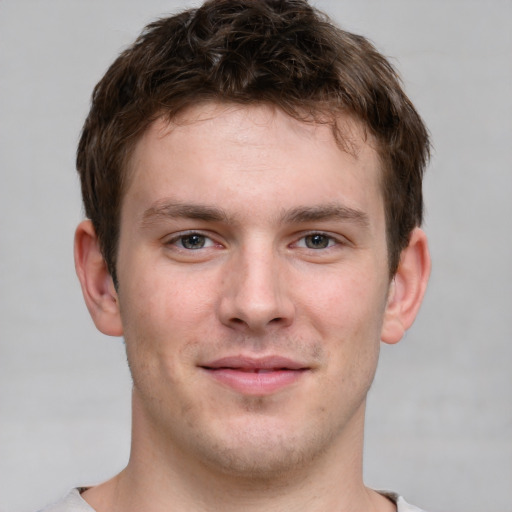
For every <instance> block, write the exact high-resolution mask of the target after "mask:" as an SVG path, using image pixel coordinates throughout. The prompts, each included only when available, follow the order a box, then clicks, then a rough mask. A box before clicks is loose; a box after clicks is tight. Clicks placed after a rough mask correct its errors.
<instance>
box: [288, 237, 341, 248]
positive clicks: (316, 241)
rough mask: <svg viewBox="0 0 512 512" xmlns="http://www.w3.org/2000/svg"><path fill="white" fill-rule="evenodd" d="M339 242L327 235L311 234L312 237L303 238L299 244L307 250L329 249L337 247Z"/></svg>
mask: <svg viewBox="0 0 512 512" xmlns="http://www.w3.org/2000/svg"><path fill="white" fill-rule="evenodd" d="M336 244H337V241H336V240H335V239H334V238H333V237H332V236H329V235H326V234H325V233H311V234H310V235H307V236H304V237H302V238H301V239H300V240H299V241H298V243H297V246H298V247H305V248H307V249H327V248H328V247H332V246H333V245H336Z"/></svg>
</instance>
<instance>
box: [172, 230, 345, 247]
mask: <svg viewBox="0 0 512 512" xmlns="http://www.w3.org/2000/svg"><path fill="white" fill-rule="evenodd" d="M194 236H197V237H201V238H202V239H203V240H204V241H205V243H206V245H203V246H200V247H196V248H190V247H185V246H184V240H186V239H187V238H188V239H190V238H192V237H194ZM313 237H321V238H323V239H326V241H327V245H326V246H325V247H308V246H307V240H308V238H313ZM302 241H304V242H303V245H300V244H301V242H302ZM165 245H167V246H175V247H177V248H178V249H179V250H182V251H186V252H193V251H198V250H201V249H207V248H210V247H214V246H216V245H217V246H220V245H221V244H219V243H217V242H215V240H213V238H212V237H211V236H208V235H207V234H204V233H201V232H200V231H187V232H182V233H179V234H178V235H176V236H174V237H172V238H171V239H169V240H167V241H166V242H165ZM337 245H346V241H345V240H341V239H340V237H335V236H332V235H330V234H328V233H325V232H322V231H311V232H309V233H305V234H303V235H302V236H301V237H300V238H298V239H297V241H295V242H293V243H292V244H290V246H291V247H299V248H301V249H307V250H310V251H315V252H316V251H323V250H327V249H330V248H332V247H335V246H337Z"/></svg>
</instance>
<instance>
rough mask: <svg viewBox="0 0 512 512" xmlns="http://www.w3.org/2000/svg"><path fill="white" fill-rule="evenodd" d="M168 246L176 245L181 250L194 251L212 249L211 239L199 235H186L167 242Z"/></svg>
mask: <svg viewBox="0 0 512 512" xmlns="http://www.w3.org/2000/svg"><path fill="white" fill-rule="evenodd" d="M169 244H171V245H176V246H178V247H179V248H181V249H187V250H189V251H196V250H198V249H204V248H205V247H212V246H213V245H214V242H213V240H212V239H211V238H209V237H207V236H205V235H202V234H201V233H187V234H185V235H180V236H179V237H176V238H174V239H172V240H170V241H169Z"/></svg>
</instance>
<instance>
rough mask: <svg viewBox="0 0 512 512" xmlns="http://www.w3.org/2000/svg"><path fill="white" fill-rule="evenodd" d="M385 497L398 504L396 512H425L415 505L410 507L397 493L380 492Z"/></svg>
mask: <svg viewBox="0 0 512 512" xmlns="http://www.w3.org/2000/svg"><path fill="white" fill-rule="evenodd" d="M378 492H379V493H380V494H382V495H383V496H386V497H388V498H389V499H391V500H392V501H393V502H395V504H396V511H397V512H425V511H424V510H422V509H421V508H418V507H415V506H414V505H409V503H407V502H406V501H405V500H404V498H402V496H400V495H399V494H397V493H396V492H390V491H378Z"/></svg>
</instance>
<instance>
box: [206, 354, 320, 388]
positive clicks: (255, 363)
mask: <svg viewBox="0 0 512 512" xmlns="http://www.w3.org/2000/svg"><path fill="white" fill-rule="evenodd" d="M200 368H201V369H202V370H203V371H204V372H206V373H207V374H208V375H209V376H210V377H211V378H213V379H214V380H215V381H216V382H218V383H220V384H221V385H223V386H226V387H228V388H230V389H232V390H234V391H236V392H238V393H241V394H244V395H253V396H262V395H269V394H273V393H276V392H278V391H280V390H282V389H284V388H287V387H289V386H291V385H292V384H294V383H297V382H298V381H299V380H300V379H302V378H303V376H304V374H305V373H307V372H308V371H309V370H311V368H310V367H308V366H305V365H304V364H302V363H300V362H298V361H294V360H291V359H288V358H284V357H279V356H270V357H264V358H252V357H239V356H236V357H224V358H221V359H217V360H215V361H211V362H208V363H207V364H204V365H201V366H200Z"/></svg>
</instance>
